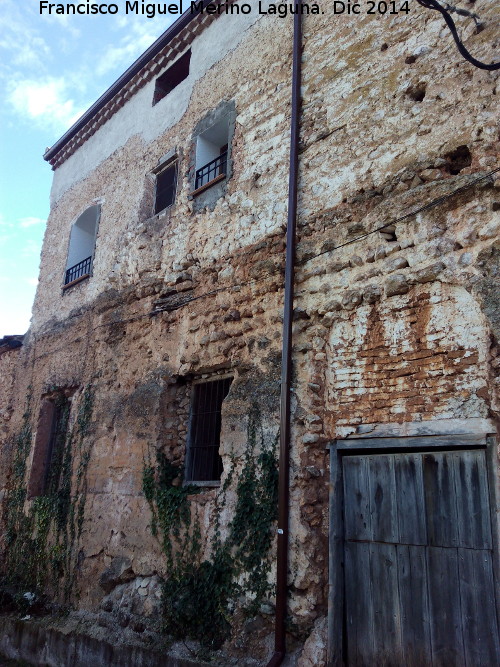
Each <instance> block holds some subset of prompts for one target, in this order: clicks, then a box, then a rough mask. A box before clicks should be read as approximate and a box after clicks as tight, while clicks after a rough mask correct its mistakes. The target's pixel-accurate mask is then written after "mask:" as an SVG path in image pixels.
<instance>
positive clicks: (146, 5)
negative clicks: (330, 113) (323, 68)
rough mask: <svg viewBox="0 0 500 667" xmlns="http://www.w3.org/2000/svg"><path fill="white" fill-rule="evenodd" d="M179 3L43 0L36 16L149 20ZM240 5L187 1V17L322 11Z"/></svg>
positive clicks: (180, 5) (172, 10) (298, 6)
mask: <svg viewBox="0 0 500 667" xmlns="http://www.w3.org/2000/svg"><path fill="white" fill-rule="evenodd" d="M183 4H184V5H186V9H187V8H188V7H187V2H183V1H182V0H180V1H179V2H172V3H168V2H145V0H135V1H130V0H127V2H125V4H124V5H123V4H121V5H119V4H118V3H114V2H102V3H99V2H92V1H91V0H85V2H78V3H72V2H71V3H62V2H58V3H54V2H48V1H46V0H41V1H40V14H68V15H71V14H119V13H125V14H136V15H141V16H147V17H148V18H150V19H152V18H154V17H155V16H157V15H160V14H182V13H183V11H184V8H183ZM253 4H254V6H253V7H252V5H251V4H250V3H242V4H239V3H238V4H232V3H221V4H216V3H210V4H208V5H205V7H204V6H203V2H200V1H199V2H190V3H189V11H190V12H191V14H203V13H204V14H251V13H252V12H254V13H255V12H256V13H258V14H274V15H275V16H278V17H279V18H285V17H286V16H288V14H298V13H300V14H321V13H322V11H321V10H320V8H319V5H318V4H316V3H310V4H307V3H304V2H303V3H298V2H296V3H293V2H290V3H285V2H281V3H269V4H268V3H267V2H260V1H259V2H258V3H255V2H254V3H253Z"/></svg>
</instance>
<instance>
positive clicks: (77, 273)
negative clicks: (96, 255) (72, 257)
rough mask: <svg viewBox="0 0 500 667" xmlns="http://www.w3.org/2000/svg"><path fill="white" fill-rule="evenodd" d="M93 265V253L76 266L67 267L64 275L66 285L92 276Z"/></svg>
mask: <svg viewBox="0 0 500 667" xmlns="http://www.w3.org/2000/svg"><path fill="white" fill-rule="evenodd" d="M91 266H92V255H91V256H90V257H87V258H86V259H82V261H81V262H78V264H75V266H72V267H71V268H69V269H67V270H66V275H65V277H64V287H69V286H70V285H72V284H73V283H75V282H77V281H80V280H83V278H88V276H90V268H91Z"/></svg>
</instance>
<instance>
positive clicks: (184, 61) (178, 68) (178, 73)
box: [153, 49, 191, 106]
mask: <svg viewBox="0 0 500 667" xmlns="http://www.w3.org/2000/svg"><path fill="white" fill-rule="evenodd" d="M190 61H191V49H189V51H186V53H185V54H184V55H182V56H181V57H180V58H178V59H177V60H176V61H175V63H174V64H173V65H171V66H170V67H169V68H168V69H167V71H166V72H164V73H163V74H162V75H161V76H159V77H158V78H157V79H156V85H155V92H154V95H153V106H154V105H155V104H157V103H158V102H159V101H160V100H162V99H163V98H164V97H166V96H167V95H168V94H169V93H170V92H171V91H172V90H173V89H174V88H176V87H177V86H178V85H179V84H180V83H181V82H182V81H184V79H187V77H188V76H189V63H190Z"/></svg>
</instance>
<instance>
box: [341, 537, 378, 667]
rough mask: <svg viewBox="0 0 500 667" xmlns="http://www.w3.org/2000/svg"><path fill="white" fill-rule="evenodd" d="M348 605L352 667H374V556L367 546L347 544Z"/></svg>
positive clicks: (349, 658) (364, 544)
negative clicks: (372, 578) (371, 561)
mask: <svg viewBox="0 0 500 667" xmlns="http://www.w3.org/2000/svg"><path fill="white" fill-rule="evenodd" d="M345 603H346V628H347V659H348V665H349V667H367V666H368V665H371V664H373V662H372V660H371V657H372V656H373V651H374V636H373V604H372V593H371V583H370V552H369V544H367V543H365V542H346V544H345Z"/></svg>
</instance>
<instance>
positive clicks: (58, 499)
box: [4, 387, 93, 601]
mask: <svg viewBox="0 0 500 667" xmlns="http://www.w3.org/2000/svg"><path fill="white" fill-rule="evenodd" d="M53 402H54V413H55V415H56V417H55V419H54V427H55V430H54V433H53V435H52V438H51V452H50V465H49V466H48V468H47V470H46V474H45V479H44V483H43V488H44V492H43V494H42V495H39V496H37V497H35V498H34V499H33V500H32V501H31V502H29V503H27V502H26V501H27V500H28V499H27V474H26V473H27V460H28V457H29V455H30V450H31V441H32V429H31V421H32V415H31V395H29V396H28V399H27V406H26V410H25V412H24V415H23V423H22V427H21V430H20V433H19V435H18V437H17V438H16V440H15V443H14V457H13V464H12V472H11V476H10V484H9V490H8V494H7V499H6V502H5V504H4V521H5V525H6V556H5V565H6V567H5V576H4V583H6V584H8V585H12V586H15V587H18V588H20V589H24V590H27V591H34V592H36V593H38V594H41V593H42V592H50V593H57V592H58V591H59V589H60V583H61V580H64V587H63V594H64V599H65V600H66V601H69V599H70V597H71V593H72V590H73V585H74V578H75V574H76V573H75V555H76V545H77V542H78V539H79V537H80V535H81V531H82V524H83V513H84V508H85V499H86V471H87V467H88V463H89V461H90V447H91V442H89V439H88V438H87V436H88V432H89V425H90V422H91V418H92V404H93V393H92V390H91V388H90V387H87V388H86V389H85V391H84V392H83V396H82V398H81V401H80V405H79V409H78V414H77V418H76V420H75V423H74V425H73V427H72V428H71V429H69V428H68V425H69V413H70V401H69V399H68V398H67V397H66V396H65V395H64V394H63V393H60V394H57V395H56V397H55V398H54V401H53ZM75 461H77V462H78V467H77V469H76V471H74V463H75Z"/></svg>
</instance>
